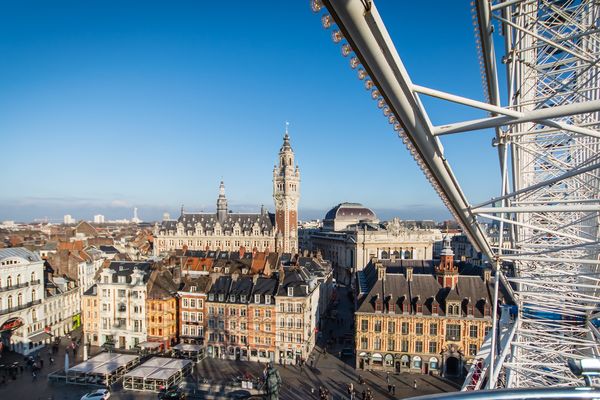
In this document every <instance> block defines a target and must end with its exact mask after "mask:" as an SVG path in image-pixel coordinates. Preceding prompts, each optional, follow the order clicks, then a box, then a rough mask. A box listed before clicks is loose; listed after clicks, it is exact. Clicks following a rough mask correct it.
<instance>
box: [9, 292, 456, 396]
mask: <svg viewBox="0 0 600 400" xmlns="http://www.w3.org/2000/svg"><path fill="white" fill-rule="evenodd" d="M337 301H338V304H337V306H336V309H337V315H336V316H335V317H334V318H328V319H327V322H326V323H325V325H324V327H323V329H322V332H321V335H320V340H319V344H318V345H317V346H316V348H315V350H314V351H313V353H312V357H311V359H312V366H311V365H310V364H311V361H308V362H307V363H306V365H304V366H303V367H299V366H281V365H278V366H277V368H278V369H279V371H280V374H281V377H282V380H283V387H282V391H281V399H282V400H304V399H317V398H318V389H319V387H324V388H327V389H328V390H329V391H330V392H331V394H332V395H333V398H334V399H347V398H348V393H347V388H348V385H349V384H350V383H352V384H353V385H354V388H355V389H356V390H357V391H358V393H359V395H360V394H362V391H363V390H366V389H367V388H370V389H371V391H372V393H373V396H374V398H375V399H381V400H383V399H396V398H406V397H412V396H417V395H423V394H431V393H439V392H448V391H454V390H457V389H456V388H455V387H454V386H452V385H451V384H449V383H447V382H446V381H444V380H441V379H439V378H437V377H433V376H429V375H410V374H398V375H394V374H392V375H390V383H391V384H392V385H395V386H396V393H395V395H393V394H391V393H388V390H387V383H386V374H384V373H382V372H374V371H373V372H368V371H361V378H362V379H363V380H364V381H365V383H364V385H360V384H359V383H358V382H359V379H358V373H357V371H356V370H355V369H354V359H353V358H350V357H348V358H345V359H344V360H341V359H340V357H339V354H340V351H341V350H342V348H344V347H352V346H353V345H352V344H351V343H348V342H347V343H346V344H344V343H343V338H344V335H347V334H350V333H351V332H352V326H351V324H352V321H353V317H352V315H353V309H352V304H351V301H350V299H349V297H348V295H347V289H346V288H345V287H340V288H339V289H338V295H337ZM337 338H341V340H340V343H338V340H337ZM69 343H70V340H69V339H67V338H63V340H62V341H61V344H60V346H59V350H58V353H57V354H56V355H55V356H54V358H55V363H54V365H50V363H49V355H48V354H49V350H50V349H49V347H47V348H46V349H44V350H42V351H41V352H40V353H39V354H40V358H41V359H42V360H43V361H44V364H43V367H42V369H41V370H40V371H39V373H38V375H37V377H36V378H35V379H34V378H33V376H32V371H31V370H29V369H27V368H25V369H24V371H23V373H19V374H17V378H16V380H12V379H9V380H8V381H7V382H6V383H4V384H1V385H0V398H2V399H12V398H23V399H33V400H37V399H40V400H46V399H53V400H74V399H79V398H80V397H81V396H82V395H83V394H85V393H87V392H89V391H91V390H93V389H94V387H91V386H89V387H88V386H78V385H67V384H65V383H60V382H54V383H51V382H48V379H47V376H48V374H49V373H51V372H53V371H56V370H59V369H61V368H62V367H63V366H64V357H65V356H64V354H65V348H66V347H67V346H68V345H69ZM327 343H329V344H327ZM325 346H327V352H326V353H325V352H324V351H323V349H324V348H325ZM94 350H96V351H97V350H98V349H94ZM72 355H73V353H72V351H71V350H69V356H70V365H71V366H72V365H75V364H76V363H79V362H81V361H82V357H83V351H82V350H81V349H80V350H79V351H78V352H77V355H76V359H75V361H73V357H72ZM14 362H19V363H21V364H22V365H23V364H24V363H23V357H22V356H19V355H17V354H15V353H5V355H4V356H3V358H2V359H1V361H0V365H11V364H12V363H14ZM264 367H265V366H264V365H263V364H259V363H254V362H243V361H237V362H236V361H225V360H219V359H210V358H207V359H204V360H202V361H201V362H200V363H198V364H197V365H196V367H195V369H194V373H193V374H192V375H191V376H188V377H187V379H186V381H185V383H184V384H183V385H182V386H183V387H185V389H186V391H190V392H192V393H197V394H198V397H195V398H226V397H224V396H223V392H222V388H223V387H224V386H225V385H229V384H230V383H231V382H232V380H233V379H234V378H236V377H239V376H243V375H245V374H251V375H253V376H256V377H258V376H262V371H263V369H264ZM415 381H416V382H417V389H415V388H414V387H413V386H414V382H415ZM112 390H113V393H112V396H111V398H114V399H155V398H157V395H156V394H155V393H141V392H130V391H124V390H122V389H121V388H120V387H118V385H117V386H116V387H114V388H113V389H112ZM190 397H192V396H190ZM359 398H360V397H359Z"/></svg>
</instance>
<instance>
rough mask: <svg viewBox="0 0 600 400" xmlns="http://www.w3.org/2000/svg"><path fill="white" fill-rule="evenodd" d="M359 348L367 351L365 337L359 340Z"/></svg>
mask: <svg viewBox="0 0 600 400" xmlns="http://www.w3.org/2000/svg"><path fill="white" fill-rule="evenodd" d="M360 348H361V349H363V350H367V349H368V348H369V339H368V338H367V337H366V336H363V337H361V338H360Z"/></svg>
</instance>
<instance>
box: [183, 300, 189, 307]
mask: <svg viewBox="0 0 600 400" xmlns="http://www.w3.org/2000/svg"><path fill="white" fill-rule="evenodd" d="M188 304H189V302H188V299H183V307H185V308H188Z"/></svg>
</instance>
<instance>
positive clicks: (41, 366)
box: [40, 358, 44, 368]
mask: <svg viewBox="0 0 600 400" xmlns="http://www.w3.org/2000/svg"><path fill="white" fill-rule="evenodd" d="M40 368H44V360H42V359H41V358H40Z"/></svg>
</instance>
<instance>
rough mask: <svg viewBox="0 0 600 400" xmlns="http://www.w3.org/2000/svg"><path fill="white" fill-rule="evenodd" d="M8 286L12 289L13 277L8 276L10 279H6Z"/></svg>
mask: <svg viewBox="0 0 600 400" xmlns="http://www.w3.org/2000/svg"><path fill="white" fill-rule="evenodd" d="M6 286H8V287H11V286H12V276H10V275H9V276H8V278H6Z"/></svg>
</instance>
